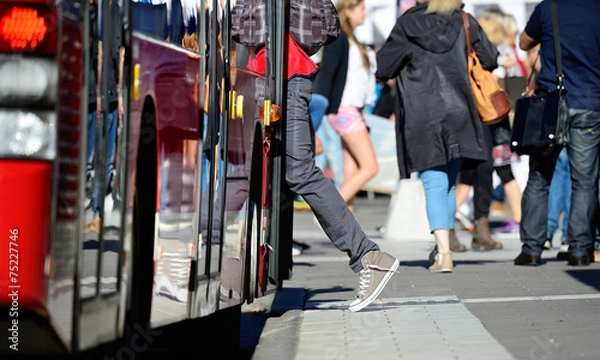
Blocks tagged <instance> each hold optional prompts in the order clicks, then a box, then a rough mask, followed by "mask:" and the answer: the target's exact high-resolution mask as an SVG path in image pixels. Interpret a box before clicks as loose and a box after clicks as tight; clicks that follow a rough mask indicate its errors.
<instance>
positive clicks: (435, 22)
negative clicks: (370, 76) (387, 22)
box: [376, 3, 498, 178]
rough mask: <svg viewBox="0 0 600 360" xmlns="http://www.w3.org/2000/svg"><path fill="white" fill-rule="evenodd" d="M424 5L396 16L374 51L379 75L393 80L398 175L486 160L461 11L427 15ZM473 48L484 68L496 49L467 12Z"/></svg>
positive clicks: (492, 63) (493, 59)
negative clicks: (459, 161)
mask: <svg viewBox="0 0 600 360" xmlns="http://www.w3.org/2000/svg"><path fill="white" fill-rule="evenodd" d="M426 9H427V3H424V4H420V5H417V6H416V7H413V8H412V9H410V10H409V11H407V12H406V13H405V14H404V15H402V16H400V18H399V19H398V21H397V22H396V25H395V26H394V28H393V30H392V32H391V34H390V36H389V37H388V39H387V40H386V43H385V44H384V45H383V47H382V48H381V49H380V50H379V51H378V52H377V73H376V76H377V78H379V79H381V80H384V81H385V80H388V79H390V78H395V79H396V82H395V83H396V87H397V100H396V140H397V144H396V147H397V155H398V167H399V172H400V177H401V178H408V177H410V174H411V173H412V172H419V171H423V170H427V169H432V168H434V167H437V166H442V165H445V164H447V163H448V162H450V161H451V160H453V159H457V158H461V157H462V158H464V159H466V160H476V161H478V160H481V161H484V160H488V159H489V151H488V149H487V146H486V143H485V140H484V135H483V130H484V129H483V126H484V125H483V124H482V122H481V120H480V118H479V115H478V113H477V108H476V106H475V102H474V100H473V95H472V92H471V88H470V84H469V78H468V74H467V46H466V40H465V32H464V30H463V23H462V16H461V13H460V12H459V11H457V12H455V13H453V14H452V15H439V14H425V10H426ZM469 20H470V23H469V24H470V29H471V41H472V43H473V48H474V49H475V52H476V53H477V55H478V56H479V59H480V60H481V64H482V66H483V67H484V68H485V69H487V70H493V69H494V68H496V67H497V64H496V59H497V57H498V51H497V50H496V47H495V46H494V45H493V44H492V43H491V42H490V41H489V40H488V39H487V37H486V35H485V33H484V32H483V30H482V29H481V27H480V26H479V24H478V23H477V21H476V20H475V18H473V17H472V16H470V15H469Z"/></svg>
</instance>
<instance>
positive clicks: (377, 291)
mask: <svg viewBox="0 0 600 360" xmlns="http://www.w3.org/2000/svg"><path fill="white" fill-rule="evenodd" d="M399 265H400V260H398V259H396V260H395V261H394V263H393V264H392V266H391V267H390V269H389V270H388V271H387V272H386V274H385V275H384V276H383V280H381V282H380V283H379V285H377V288H375V291H373V293H372V294H371V295H369V296H368V297H367V298H365V299H364V300H363V301H361V302H359V303H356V304H354V303H351V304H350V306H348V309H349V310H350V311H352V312H357V311H360V310H362V309H364V308H365V307H367V306H369V304H371V303H372V302H373V300H375V299H377V297H378V296H379V294H381V291H383V288H384V287H385V286H386V285H387V283H388V282H389V281H390V279H391V278H392V275H394V273H395V272H396V270H397V269H398V266H399Z"/></svg>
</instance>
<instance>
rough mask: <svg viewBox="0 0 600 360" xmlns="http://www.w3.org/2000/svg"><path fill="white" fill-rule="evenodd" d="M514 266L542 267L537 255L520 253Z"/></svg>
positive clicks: (540, 259)
mask: <svg viewBox="0 0 600 360" xmlns="http://www.w3.org/2000/svg"><path fill="white" fill-rule="evenodd" d="M515 265H519V266H540V265H542V258H541V257H540V256H537V255H528V254H525V253H520V254H519V256H517V257H516V258H515Z"/></svg>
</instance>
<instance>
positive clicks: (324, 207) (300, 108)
mask: <svg viewBox="0 0 600 360" xmlns="http://www.w3.org/2000/svg"><path fill="white" fill-rule="evenodd" d="M311 96H312V81H311V80H310V79H305V78H294V79H292V80H290V81H289V82H288V93H287V123H286V126H287V130H286V175H285V179H286V181H287V183H288V185H289V187H290V189H291V190H292V191H293V192H294V193H296V194H297V195H300V196H302V197H303V198H304V200H305V201H306V202H307V203H308V205H309V206H310V207H311V209H312V211H313V213H314V214H315V216H316V217H317V220H318V221H319V224H321V227H322V228H323V231H324V232H325V234H326V235H327V236H328V237H329V239H330V240H331V242H332V243H333V245H335V246H336V247H337V248H338V249H340V250H341V251H343V252H345V253H347V254H348V256H349V257H350V263H349V264H350V268H351V269H352V270H353V271H354V272H358V271H360V270H361V269H362V267H363V266H362V263H361V262H360V259H361V258H362V256H363V255H364V254H366V253H367V252H369V251H371V250H378V249H379V247H378V246H377V244H376V243H374V242H373V241H371V240H369V239H368V238H367V236H366V235H365V233H364V232H363V231H362V229H361V227H360V225H359V224H358V222H357V221H356V219H355V218H354V215H353V214H352V212H351V211H350V210H349V209H348V205H346V202H345V201H344V199H343V198H342V196H341V195H340V193H339V192H338V190H337V188H336V187H335V185H334V183H333V182H332V181H331V180H330V179H328V178H327V177H325V175H324V174H323V171H322V170H321V169H320V168H318V167H317V165H316V163H315V158H314V157H315V153H314V148H315V147H314V130H313V128H312V124H311V121H310V117H309V113H308V103H309V102H310V99H311Z"/></svg>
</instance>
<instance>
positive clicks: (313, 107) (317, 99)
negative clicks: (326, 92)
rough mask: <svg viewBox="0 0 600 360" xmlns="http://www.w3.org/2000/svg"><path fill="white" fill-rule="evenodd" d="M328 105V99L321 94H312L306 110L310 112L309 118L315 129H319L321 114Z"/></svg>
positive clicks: (322, 114)
mask: <svg viewBox="0 0 600 360" xmlns="http://www.w3.org/2000/svg"><path fill="white" fill-rule="evenodd" d="M328 107H329V100H328V99H327V98H326V97H325V96H323V95H321V94H312V98H311V100H310V103H309V104H308V111H309V112H310V119H311V121H312V124H313V129H315V131H317V130H319V127H320V126H321V121H322V120H323V116H324V115H325V112H326V111H327V108H328Z"/></svg>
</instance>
